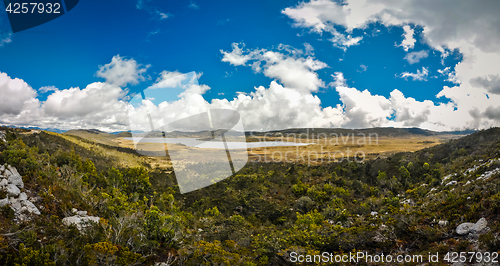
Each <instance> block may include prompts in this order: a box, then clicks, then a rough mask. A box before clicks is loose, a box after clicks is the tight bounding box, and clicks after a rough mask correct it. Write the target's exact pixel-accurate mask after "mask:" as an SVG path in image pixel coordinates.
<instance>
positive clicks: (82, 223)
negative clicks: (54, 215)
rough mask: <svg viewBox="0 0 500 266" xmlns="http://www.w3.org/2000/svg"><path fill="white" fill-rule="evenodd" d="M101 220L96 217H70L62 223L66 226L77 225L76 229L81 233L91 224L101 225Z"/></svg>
mask: <svg viewBox="0 0 500 266" xmlns="http://www.w3.org/2000/svg"><path fill="white" fill-rule="evenodd" d="M99 220H100V218H99V217H96V216H79V215H75V216H70V217H66V218H64V219H63V220H62V223H63V224H64V225H66V226H70V225H76V228H77V229H78V230H79V231H81V230H82V229H84V228H85V227H87V226H89V225H90V223H99Z"/></svg>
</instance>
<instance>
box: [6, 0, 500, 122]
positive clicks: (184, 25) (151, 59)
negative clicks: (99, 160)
mask: <svg viewBox="0 0 500 266" xmlns="http://www.w3.org/2000/svg"><path fill="white" fill-rule="evenodd" d="M358 2H359V3H364V1H345V3H344V5H343V6H344V7H345V6H349V5H351V6H352V9H353V10H354V11H352V12H351V13H349V12H346V11H345V10H344V9H343V6H342V5H340V4H338V3H336V2H330V1H327V0H321V1H311V2H299V1H288V0H286V1H210V2H209V1H146V0H134V1H132V0H121V1H114V0H108V1H97V0H87V1H80V3H79V4H78V5H77V6H76V7H75V8H74V9H73V10H71V11H70V12H69V13H67V14H65V15H64V16H62V17H59V18H57V19H55V20H53V21H50V22H48V23H46V24H43V25H40V26H37V27H35V28H31V29H28V30H26V31H22V32H18V33H15V34H11V33H10V32H9V26H8V20H7V17H6V14H5V12H3V13H0V23H1V25H0V30H2V33H1V34H0V37H1V38H3V41H0V42H1V43H2V45H1V46H0V72H2V73H5V74H6V75H7V76H8V77H9V80H13V79H15V78H18V79H21V80H23V81H24V82H25V83H26V84H27V85H28V86H29V87H31V88H32V90H34V91H36V93H35V94H33V95H34V96H33V97H34V98H36V99H28V98H26V99H23V100H24V102H23V103H26V101H36V100H38V103H37V104H38V106H39V110H34V109H30V112H33V113H31V116H32V117H44V118H46V123H47V127H60V128H64V127H70V126H71V127H90V126H93V127H101V128H102V129H104V130H114V129H120V126H123V125H125V124H126V123H124V122H123V121H121V120H120V119H118V118H116V117H115V118H113V119H111V120H113V121H115V122H116V125H115V126H113V125H112V123H104V124H103V123H102V121H101V122H100V121H91V120H89V119H87V118H88V117H92V116H95V114H94V115H92V114H91V113H85V112H83V111H82V112H78V113H76V114H75V115H76V116H75V117H67V116H64V115H62V116H61V115H57V114H55V113H50V112H48V111H47V110H55V109H57V110H60V109H58V108H59V107H54V108H55V109H54V108H52V109H51V108H49V107H47V106H44V105H48V104H49V102H53V101H47V99H48V97H49V96H51V95H52V94H54V93H55V92H54V90H58V91H59V92H60V93H61V95H63V94H62V93H63V91H65V90H66V92H65V93H66V94H64V95H69V92H70V91H69V89H70V88H75V87H78V90H81V91H83V90H84V88H86V87H87V86H89V84H93V83H95V82H102V83H107V84H112V83H113V82H110V78H109V76H106V75H98V74H97V72H98V71H99V70H100V68H101V67H103V66H105V65H106V64H110V62H111V61H112V58H113V57H115V56H118V55H119V58H120V60H122V61H123V62H132V61H133V62H134V63H136V64H135V65H134V66H135V67H137V69H140V68H141V67H142V68H143V69H144V71H143V72H141V73H140V75H139V76H138V78H137V80H136V81H133V82H128V83H125V84H120V85H121V86H118V87H120V89H121V91H119V92H117V93H116V94H115V96H117V97H120V99H116V100H117V101H120V100H122V99H123V98H124V97H125V95H126V94H127V93H128V94H130V93H134V92H138V91H140V90H143V89H146V88H148V87H150V86H152V85H153V84H155V83H158V82H159V81H160V80H159V79H158V78H159V77H160V74H161V73H162V71H168V72H172V73H174V72H175V73H189V72H192V71H194V72H196V73H198V74H201V73H202V75H199V79H198V81H197V83H198V84H202V85H203V86H208V87H209V89H204V90H202V91H203V92H202V93H200V95H201V96H202V97H203V99H204V100H205V101H207V103H211V104H215V105H217V106H219V107H221V106H225V107H228V108H229V107H232V108H233V109H236V110H240V108H243V107H241V106H243V105H246V104H245V103H244V101H243V100H241V101H240V102H237V101H234V100H233V99H234V98H235V97H238V95H239V94H242V95H245V94H246V96H247V97H252V99H254V100H255V99H256V98H257V96H255V95H252V93H255V92H256V89H255V87H259V86H263V87H264V88H267V89H268V90H269V91H268V92H269V95H271V94H272V93H271V92H272V88H271V86H272V85H270V84H271V82H272V81H273V80H274V81H275V82H276V83H277V84H279V85H284V87H285V88H291V89H292V90H295V91H300V93H301V94H300V95H301V97H302V96H303V98H300V97H299V98H295V99H296V100H297V101H298V102H297V105H296V106H300V101H301V100H304V101H305V99H309V98H308V97H313V98H314V97H316V98H317V99H319V102H315V103H314V104H317V105H319V109H318V107H314V108H313V109H308V108H305V109H304V111H307V112H312V113H313V114H314V112H322V114H321V115H322V116H323V117H322V119H323V120H322V121H321V122H315V123H310V122H308V121H311V118H307V117H305V118H304V117H302V118H298V119H297V120H293V117H292V118H290V117H289V116H293V115H294V114H295V113H294V111H286V110H285V111H284V112H285V113H284V114H283V115H280V114H279V113H280V111H279V110H275V109H269V110H267V111H268V112H274V113H275V115H274V116H270V115H264V114H263V115H262V117H261V119H263V120H266V119H267V120H266V121H264V122H263V123H262V124H259V123H258V122H252V123H249V124H248V127H250V128H252V129H262V130H264V129H272V128H273V126H270V125H276V127H279V128H286V127H309V126H325V127H327V126H333V127H352V126H358V127H371V126H420V127H425V128H430V129H436V130H445V129H460V128H480V127H488V126H493V125H497V124H498V119H497V116H496V111H497V109H496V108H498V104H495V103H494V102H493V101H490V102H487V103H486V101H485V100H484V97H483V96H481V95H486V94H488V96H487V99H490V98H491V95H493V98H495V97H496V94H497V93H495V89H494V88H490V87H491V86H490V87H488V86H489V84H490V83H492V82H494V81H495V78H497V76H495V75H498V74H497V73H498V67H496V68H495V67H494V69H493V72H491V71H489V72H488V71H485V72H484V75H483V74H482V73H481V71H480V70H481V69H482V67H481V66H479V67H478V63H476V64H475V65H474V66H473V67H476V69H479V70H478V71H469V72H470V73H472V74H469V72H467V70H466V67H464V70H461V71H462V72H460V73H456V72H454V71H455V70H456V69H455V67H456V66H457V64H459V63H461V62H462V63H467V62H464V58H466V57H467V56H469V57H468V58H472V57H473V56H476V57H478V58H480V59H479V60H478V62H479V64H481V62H482V61H481V60H483V59H482V58H483V57H482V56H483V54H480V53H485V54H486V53H490V54H491V53H492V52H493V53H494V54H495V55H496V53H497V52H498V48H497V47H493V48H491V49H490V48H487V47H489V46H488V44H487V43H486V44H485V43H484V42H486V41H483V43H479V44H478V40H482V39H481V37H482V35H480V34H481V33H480V32H476V33H474V34H476V35H470V34H469V35H468V36H467V35H465V34H464V35H463V36H461V35H460V34H462V32H464V29H465V30H469V29H468V28H466V27H465V26H463V27H462V26H461V25H462V24H461V23H455V24H457V26H456V27H457V28H456V29H451V31H453V30H456V32H457V34H456V35H455V36H458V37H453V38H452V37H449V38H448V39H446V38H445V37H440V36H442V35H438V34H437V33H439V31H440V30H442V29H440V28H439V25H437V24H433V23H436V22H435V21H432V19H430V18H428V17H432V14H431V13H432V12H437V14H444V11H440V10H436V8H434V7H432V6H431V7H422V8H423V9H424V10H426V12H429V16H425V18H421V17H418V14H419V10H417V8H415V7H413V6H412V8H414V9H415V12H414V13H412V12H411V11H408V12H409V13H408V14H406V16H407V17H404V16H403V17H397V18H392V19H390V20H387V19H384V18H383V16H381V15H380V16H379V15H378V14H377V13H373V14H371V16H372V17H367V16H365V17H363V16H362V15H360V16H359V17H355V15H354V13H356V12H355V8H357V6H356V5H355V4H356V3H358ZM444 2H447V1H444ZM484 2H485V4H484V5H485V7H484V9H485V10H486V9H488V7H487V6H486V5H487V4H490V2H489V1H484ZM447 3H449V4H450V5H451V4H452V2H449V1H448V2H447ZM319 4H321V5H325V7H327V8H317V9H315V7H316V6H317V5H319ZM365 5H368V4H367V3H365ZM491 5H494V7H497V5H495V4H494V3H492V4H491ZM458 6H459V8H462V9H459V11H460V10H461V11H462V12H464V13H465V12H468V10H467V8H468V6H467V4H464V5H463V6H460V5H458ZM287 8H288V9H287ZM377 8H379V9H380V11H379V12H380V14H382V13H383V12H384V10H385V9H390V8H400V9H401V10H405V9H404V8H406V7H405V6H403V5H402V6H401V7H379V6H377ZM383 8H385V9H383ZM425 8H427V9H425ZM489 9H491V7H490V8H489ZM286 10H288V11H286ZM289 11H290V12H289ZM322 12H326V13H325V14H322ZM328 12H330V13H328ZM335 12H345V14H344V15H345V16H346V18H347V19H344V20H342V19H338V18H339V17H342V16H343V15H339V16H330V15H331V14H333V13H335ZM374 12H375V11H374ZM405 12H407V11H405ZM439 12H441V13H439ZM481 12H483V9H481V10H479V11H478V12H477V17H475V18H472V19H476V20H478V21H481V20H483V19H484V20H486V18H487V16H488V15H489V13H488V14H486V13H484V12H486V11H484V12H483V13H481ZM472 13H474V12H472ZM335 14H336V13H335ZM485 14H486V15H485ZM349 16H351V17H349ZM377 16H378V17H379V18H378V19H373V18H377ZM491 16H493V15H491ZM482 17H485V18H482ZM311 18H313V19H312V20H311ZM351 18H352V19H351ZM426 19H427V20H428V21H426ZM442 19H443V21H444V22H450V23H452V22H453V21H452V20H453V19H456V18H446V17H444V18H442ZM309 20H310V21H309ZM450 20H451V21H450ZM350 21H351V22H350ZM352 21H355V22H352ZM493 22H494V21H493ZM493 22H492V23H491V25H490V26H491V28H493V29H494V28H495V27H498V25H495V23H493ZM440 23H441V22H440ZM469 24H474V23H469ZM479 24H480V23H478V25H479ZM405 26H406V27H407V28H408V29H411V30H413V34H411V37H412V38H414V40H415V41H414V43H413V45H409V47H407V48H405V47H404V46H402V45H401V44H402V42H403V41H404V40H405V38H406V37H405V30H404V28H403V27H405ZM467 27H468V26H467ZM483 27H484V24H483ZM424 28H428V29H430V31H429V32H424ZM486 28H488V27H486ZM470 31H471V32H474V29H470ZM494 32H495V31H494ZM335 34H340V35H338V36H342V38H345V37H347V38H356V37H362V38H360V40H359V41H357V42H355V43H354V44H351V45H348V46H345V43H344V44H342V41H337V42H334V41H331V40H330V39H331V38H332V36H334V35H335ZM484 34H491V32H486V33H484ZM436 36H437V37H436ZM233 44H238V45H239V46H238V47H240V48H241V49H242V51H243V54H245V53H247V54H249V53H252V51H255V53H257V52H256V51H258V50H259V49H265V50H266V51H273V52H277V53H281V54H282V55H283V56H284V57H283V58H285V59H286V58H292V59H294V60H299V59H300V60H302V59H304V60H305V59H306V58H311V59H312V60H315V62H322V63H323V64H324V65H323V66H322V67H319V68H318V69H307V71H306V72H307V73H312V74H313V75H317V78H318V79H319V80H320V81H322V82H323V84H320V85H318V86H316V87H315V88H312V89H308V90H307V92H304V91H301V89H300V88H296V87H294V84H293V82H292V83H291V82H288V83H287V82H286V81H285V79H286V78H285V77H284V76H282V75H285V74H283V73H286V70H284V71H281V70H279V71H278V72H279V74H276V73H275V74H270V73H267V72H266V71H267V69H268V68H266V67H264V68H263V69H262V70H261V71H256V70H255V69H253V68H252V67H251V62H256V61H259V62H261V64H262V65H263V66H265V64H268V65H267V66H269V67H270V66H271V65H272V64H276V65H278V64H279V62H278V63H276V62H273V63H270V61H266V60H267V59H263V58H264V57H265V56H264V54H263V53H262V55H261V56H257V55H254V57H253V58H252V59H249V60H247V61H245V63H244V64H237V63H235V62H234V61H231V60H229V59H227V58H226V60H224V58H225V54H224V53H222V52H221V50H222V51H224V52H226V53H231V52H234V48H233V47H234V46H233ZM490 46H491V45H490ZM286 47H287V49H288V50H290V49H297V51H298V50H300V51H301V54H290V53H288V52H286V50H287V49H284V48H286ZM306 47H312V49H309V50H308V49H306ZM465 47H467V48H468V49H469V50H465ZM485 47H486V48H485ZM474 49H476V50H474ZM488 49H489V50H488ZM471 51H472V52H471ZM412 53H413V54H412ZM464 53H465V55H464ZM467 53H469V54H467ZM234 55H237V54H234ZM412 55H413V56H415V55H420V57H421V58H419V57H418V56H417V57H413V60H411V58H409V57H411V56H412ZM485 57H486V56H485ZM300 60H299V61H300ZM484 60H485V63H484V65H485V67H484V68H486V65H487V62H486V61H487V59H484ZM304 64H305V65H304V66H306V68H307V64H306V63H304ZM461 65H463V66H464V64H461ZM280 66H281V65H280ZM110 67H112V66H110ZM284 67H286V66H285V65H284ZM447 68H448V69H447ZM446 69H447V70H446ZM438 70H439V71H441V73H440V72H438ZM269 71H271V70H269ZM291 71H293V70H291ZM443 71H444V72H443ZM495 71H496V72H495ZM306 72H304V73H305V74H307V73H306ZM476 72H477V73H476ZM339 73H341V74H342V78H343V79H342V82H340V81H339V77H340V76H339ZM405 73H406V74H405ZM418 73H420V74H421V75H420V76H417V74H418ZM450 73H451V74H450ZM461 73H463V74H461ZM453 77H455V79H453ZM460 77H463V79H462V80H460V79H459V78H460ZM474 78H476V80H478V81H479V82H476V83H474V82H470V81H469V80H474ZM304 79H305V80H307V78H306V77H305V78H304ZM335 81H338V82H337V83H335ZM480 81H484V82H483V83H481V82H480ZM488 82H489V83H488ZM464 84H465V85H464ZM470 84H472V85H470ZM474 84H475V85H474ZM481 84H483V85H484V84H486V85H485V86H483V88H482V87H481ZM115 85H116V83H115ZM47 86H53V89H51V90H47V89H41V88H42V87H47ZM463 86H468V87H463ZM340 87H342V88H345V89H344V90H342V89H339V88H340ZM446 87H448V88H455V89H453V90H447V89H446ZM481 89H483V91H480V90H481ZM103 90H106V89H103ZM354 90H355V91H354ZM365 90H367V92H369V94H370V95H369V97H374V96H376V95H378V96H381V97H383V98H384V99H382V98H377V99H379V100H380V101H379V100H376V101H375V102H377V101H378V102H379V104H378V106H376V107H369V106H367V107H366V108H365V109H362V108H363V106H362V105H363V101H368V102H373V101H372V100H370V99H369V98H363V99H361V98H359V101H358V99H357V98H356V96H355V95H357V94H359V93H361V92H363V91H365ZM395 90H397V91H399V92H401V93H402V95H404V98H402V99H403V100H404V101H407V103H406V104H405V103H403V102H402V101H403V100H400V101H399V103H398V104H396V103H395V100H394V99H395V96H393V97H392V98H391V93H393V92H394V91H395ZM109 91H113V89H109ZM472 91H474V93H475V94H477V97H476V96H475V100H474V101H475V102H474V104H472V105H470V104H466V105H464V107H463V109H460V110H461V111H460V112H456V113H454V111H457V108H460V107H461V105H460V102H461V101H462V99H464V97H467V95H469V96H470V95H471V92H472ZM455 92H457V93H458V92H460V93H461V94H460V95H455ZM0 93H3V95H1V97H2V98H7V97H9V96H10V95H9V93H12V88H11V89H10V90H7V89H5V90H4V91H3V92H2V91H1V89H0ZM77 93H79V92H77ZM440 93H441V94H442V95H441V96H440V97H436V96H437V95H438V94H440ZM28 94H29V93H28ZM166 94H168V95H165V100H166V101H169V102H172V101H176V100H179V99H181V98H182V96H177V95H178V94H179V91H175V90H170V91H168V93H166ZM288 95H289V94H288ZM53 96H54V97H53V98H54V99H55V98H56V97H55V96H56V95H53ZM365 96H366V95H365ZM68 97H70V96H68ZM263 97H266V96H263ZM269 97H271V96H269ZM346 97H348V98H349V99H347V98H346ZM360 97H361V96H360ZM366 97H368V96H366ZM485 97H486V96H485ZM63 98H64V97H63ZM411 98H413V99H411ZM224 99H226V100H227V102H229V103H222V102H221V101H222V100H224ZM252 99H247V101H251V100H252ZM374 99H375V98H374ZM408 99H410V100H408ZM459 99H460V100H459ZM426 100H427V102H426ZM214 101H215V103H214ZM255 101H256V100H255ZM386 101H387V103H386ZM429 101H430V102H429ZM463 101H464V102H465V101H466V100H463ZM217 102H218V103H217ZM289 102H290V105H289V106H287V107H281V108H282V109H286V108H288V107H290V106H291V105H294V103H293V101H292V100H290V101H289ZM410 102H411V103H415V108H414V109H408V110H403V109H404V108H403V109H401V108H402V107H401V106H404V105H408V106H409V105H411V103H410ZM356 103H357V104H356ZM0 104H1V101H0ZM267 104H268V105H269V104H273V102H272V100H269V101H268V102H267ZM349 104H350V105H349ZM25 105H26V104H25ZM34 105H36V104H34ZM240 105H241V106H240ZM254 105H255V107H254V108H258V109H259V110H261V109H260V108H259V107H258V105H257V104H254ZM385 105H390V106H391V107H390V108H389V107H387V108H389V109H391V110H388V109H387V108H386V107H385ZM294 106H295V105H294ZM339 106H340V107H339ZM380 106H382V107H380ZM396 106H399V107H396ZM310 107H311V106H310ZM328 107H331V108H333V109H336V108H337V109H336V111H335V112H337V113H335V114H328V115H327V114H326V113H327V111H326V110H325V108H328ZM400 107H401V108H400ZM489 107H490V109H489V112H488V110H487V109H488V108H489ZM26 108H28V107H26ZM30 108H35V107H30ZM294 108H297V107H294ZM311 108H312V107H311ZM380 108H381V109H380ZM398 108H399V109H398ZM379 109H380V110H379ZM444 109H447V110H444ZM448 109H449V110H448ZM120 110H121V109H120ZM120 110H117V112H120ZM474 110H475V111H474ZM379 111H380V112H379ZM498 111H500V109H499V110H498ZM1 112H2V111H1V108H0V123H1V124H15V125H24V126H27V125H34V126H42V127H43V125H40V124H38V125H37V124H36V121H34V119H29V117H26V115H25V117H21V116H20V113H22V110H16V111H10V112H9V113H8V112H7V111H5V110H4V113H3V114H2V113H1ZM106 112H107V113H108V112H111V110H108V111H106ZM241 112H243V113H245V112H248V113H252V112H251V110H247V109H245V110H243V109H241ZM287 112H288V113H287ZM350 112H351V113H350ZM474 112H476V113H477V115H478V116H479V117H480V119H479V120H480V121H479V123H476V122H474V121H477V120H478V119H477V118H476V116H474V114H476V113H474ZM25 113H26V112H25ZM354 113H363V114H365V113H370V114H371V117H370V118H368V117H367V116H366V115H365V116H364V117H363V118H360V117H356V116H350V115H353V114H354ZM49 114H50V115H49ZM313 114H311V116H312V115H313ZM433 114H438V115H437V117H432V116H433ZM463 114H468V116H469V117H467V119H469V120H467V121H465V122H463V123H451V124H450V123H448V120H449V119H450V117H451V118H453V117H457V119H458V118H459V117H460V119H462V118H464V117H463ZM87 116H88V117H87ZM108 116H109V114H108ZM181 116H182V115H181ZM49 117H50V118H49ZM405 117H406V118H405ZM408 117H409V118H408ZM499 117H500V115H499ZM243 118H245V115H243ZM356 119H357V120H359V119H361V122H359V123H358V122H355V121H354V120H356ZM30 120H33V121H30ZM87 120H88V121H87ZM250 120H255V119H248V121H250ZM48 121H51V122H48ZM78 121H84V122H82V123H81V124H79V123H78ZM277 121H280V122H278V123H277ZM244 122H245V121H244Z"/></svg>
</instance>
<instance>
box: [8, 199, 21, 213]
mask: <svg viewBox="0 0 500 266" xmlns="http://www.w3.org/2000/svg"><path fill="white" fill-rule="evenodd" d="M9 202H10V207H11V208H12V209H13V210H14V211H15V212H16V213H18V212H19V211H20V210H21V207H22V205H21V201H20V200H18V199H16V198H9Z"/></svg>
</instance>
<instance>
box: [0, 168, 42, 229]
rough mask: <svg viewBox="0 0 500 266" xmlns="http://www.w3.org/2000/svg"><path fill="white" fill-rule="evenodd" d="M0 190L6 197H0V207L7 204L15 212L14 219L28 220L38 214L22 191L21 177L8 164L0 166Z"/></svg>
mask: <svg viewBox="0 0 500 266" xmlns="http://www.w3.org/2000/svg"><path fill="white" fill-rule="evenodd" d="M0 191H3V192H4V193H5V194H6V196H7V197H6V198H4V199H0V207H3V206H5V205H9V206H10V208H11V209H12V210H14V213H15V220H17V221H26V220H30V219H31V217H32V216H33V215H40V211H39V210H38V208H37V207H36V206H35V204H33V202H31V201H30V200H29V199H28V195H27V194H26V192H23V191H24V183H23V178H22V177H21V175H20V174H19V173H18V172H17V169H16V168H14V167H12V166H10V165H6V166H5V165H1V166H0Z"/></svg>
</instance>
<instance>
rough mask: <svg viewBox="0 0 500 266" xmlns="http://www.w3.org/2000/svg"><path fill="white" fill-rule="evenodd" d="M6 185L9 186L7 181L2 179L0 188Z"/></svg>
mask: <svg viewBox="0 0 500 266" xmlns="http://www.w3.org/2000/svg"><path fill="white" fill-rule="evenodd" d="M7 184H9V181H7V179H5V178H2V180H1V181H0V187H4V186H7Z"/></svg>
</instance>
